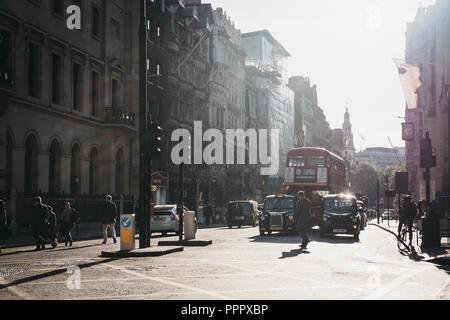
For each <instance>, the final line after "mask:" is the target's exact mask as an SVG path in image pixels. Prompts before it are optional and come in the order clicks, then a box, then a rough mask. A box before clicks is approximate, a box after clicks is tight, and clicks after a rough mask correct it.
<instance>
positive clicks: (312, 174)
mask: <svg viewBox="0 0 450 320" xmlns="http://www.w3.org/2000/svg"><path fill="white" fill-rule="evenodd" d="M295 175H296V178H297V179H298V180H314V179H316V169H297V170H296V172H295Z"/></svg>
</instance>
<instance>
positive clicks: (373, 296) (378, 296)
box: [364, 267, 434, 300]
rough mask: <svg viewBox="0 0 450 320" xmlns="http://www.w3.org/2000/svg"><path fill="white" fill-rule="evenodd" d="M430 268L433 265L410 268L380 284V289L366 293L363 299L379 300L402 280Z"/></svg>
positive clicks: (402, 281)
mask: <svg viewBox="0 0 450 320" xmlns="http://www.w3.org/2000/svg"><path fill="white" fill-rule="evenodd" d="M430 269H434V268H433V267H426V268H421V269H416V270H412V271H411V272H409V273H406V274H404V275H401V276H399V277H397V278H395V279H394V280H393V281H391V282H390V283H388V284H386V285H384V286H382V287H381V288H380V289H378V290H377V291H375V292H374V293H372V294H370V295H368V296H367V297H365V298H364V300H379V299H381V298H382V297H384V296H385V295H386V294H388V293H389V292H391V291H392V290H394V289H395V288H396V287H398V286H400V285H401V284H403V283H404V282H406V281H407V280H408V279H410V278H412V277H414V276H415V275H417V274H419V273H422V272H424V271H426V270H430Z"/></svg>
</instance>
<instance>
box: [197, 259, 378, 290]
mask: <svg viewBox="0 0 450 320" xmlns="http://www.w3.org/2000/svg"><path fill="white" fill-rule="evenodd" d="M199 260H200V261H203V262H204V263H209V264H212V265H217V266H222V267H229V268H235V269H238V270H243V271H248V272H253V273H259V274H263V275H270V276H273V277H276V278H287V279H295V280H300V281H309V282H312V283H317V284H323V281H318V280H313V279H306V278H300V277H297V276H290V275H284V274H280V273H272V272H267V271H262V270H257V269H248V268H244V267H238V266H234V265H232V264H225V263H218V262H212V261H209V260H201V259H199ZM341 287H346V286H341ZM347 287H348V288H351V289H355V290H360V291H364V292H367V291H370V290H368V289H363V288H357V287H352V286H347Z"/></svg>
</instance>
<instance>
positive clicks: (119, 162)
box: [116, 149, 125, 195]
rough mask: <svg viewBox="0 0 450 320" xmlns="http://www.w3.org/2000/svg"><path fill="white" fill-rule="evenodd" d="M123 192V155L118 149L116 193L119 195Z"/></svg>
mask: <svg viewBox="0 0 450 320" xmlns="http://www.w3.org/2000/svg"><path fill="white" fill-rule="evenodd" d="M124 192H125V156H124V153H123V150H122V149H120V150H119V151H118V152H117V155H116V194H117V195H121V194H124Z"/></svg>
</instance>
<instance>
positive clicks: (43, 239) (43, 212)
mask: <svg viewBox="0 0 450 320" xmlns="http://www.w3.org/2000/svg"><path fill="white" fill-rule="evenodd" d="M34 200H35V202H34V205H33V209H32V212H31V214H32V215H31V227H32V232H33V238H34V240H35V241H36V250H37V251H39V250H44V249H45V244H46V243H47V240H49V242H50V243H51V246H52V247H53V248H56V246H57V245H58V231H57V217H56V213H55V212H54V210H53V207H52V206H50V205H46V204H43V203H42V198H41V197H36V198H35V199H34ZM78 220H79V214H78V212H77V211H76V210H75V209H73V208H71V207H70V202H66V203H65V208H64V210H63V211H62V213H61V218H60V226H61V236H62V237H63V239H65V244H66V246H67V245H68V244H69V243H70V246H72V244H73V240H72V235H71V232H72V229H73V227H74V224H75V223H77V222H78Z"/></svg>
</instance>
